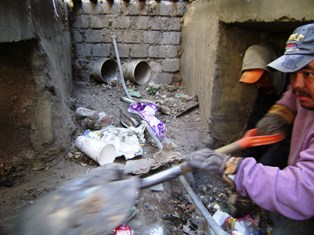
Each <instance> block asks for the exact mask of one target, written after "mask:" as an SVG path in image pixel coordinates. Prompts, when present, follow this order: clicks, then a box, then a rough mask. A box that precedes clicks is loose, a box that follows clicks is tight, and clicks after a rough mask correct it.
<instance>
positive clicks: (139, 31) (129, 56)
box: [71, 0, 187, 84]
mask: <svg viewBox="0 0 314 235" xmlns="http://www.w3.org/2000/svg"><path fill="white" fill-rule="evenodd" d="M186 6H187V3H186V2H179V1H178V2H176V1H161V2H158V1H135V0H132V1H130V2H129V3H128V2H127V1H122V0H116V1H113V4H111V3H110V2H109V1H98V2H97V4H96V5H95V4H94V3H92V2H90V1H82V4H81V5H78V4H75V5H74V8H73V10H72V14H71V19H72V20H71V21H72V38H73V48H74V60H73V63H74V72H75V74H76V75H77V76H78V77H80V78H81V79H88V78H89V75H90V72H91V69H92V66H93V63H94V62H95V61H97V60H98V59H100V58H115V57H116V54H115V51H114V47H113V43H112V38H111V35H116V36H117V39H116V40H117V44H118V51H119V55H120V59H121V63H124V62H127V61H133V60H137V59H140V60H144V61H147V62H148V63H149V65H150V67H151V72H152V73H151V81H155V82H158V83H168V84H170V83H172V82H173V80H174V79H176V78H177V77H178V75H179V71H180V60H179V58H180V53H181V46H180V44H181V20H182V16H183V14H184V12H185V10H186Z"/></svg>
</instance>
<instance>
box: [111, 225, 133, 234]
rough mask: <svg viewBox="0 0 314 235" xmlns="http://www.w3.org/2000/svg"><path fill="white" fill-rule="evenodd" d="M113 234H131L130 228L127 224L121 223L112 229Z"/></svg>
mask: <svg viewBox="0 0 314 235" xmlns="http://www.w3.org/2000/svg"><path fill="white" fill-rule="evenodd" d="M114 234H115V235H132V230H131V228H130V226H129V225H127V224H121V225H119V226H117V227H116V228H115V229H114Z"/></svg>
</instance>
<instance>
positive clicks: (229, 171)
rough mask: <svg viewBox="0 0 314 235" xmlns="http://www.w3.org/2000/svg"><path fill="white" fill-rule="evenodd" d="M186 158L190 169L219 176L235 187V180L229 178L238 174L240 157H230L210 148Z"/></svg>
mask: <svg viewBox="0 0 314 235" xmlns="http://www.w3.org/2000/svg"><path fill="white" fill-rule="evenodd" d="M185 158H186V161H187V163H188V164H189V166H190V167H192V168H194V169H199V170H205V171H208V172H209V173H214V174H219V175H220V176H222V178H223V180H224V181H226V182H227V183H228V184H230V185H231V186H233V187H234V183H233V180H232V179H231V178H230V177H229V176H231V175H235V174H236V173H237V170H238V168H239V166H240V164H241V161H242V158H240V157H232V156H228V155H226V154H222V153H218V152H215V151H214V150H211V149H208V148H205V149H201V150H198V151H195V152H192V153H190V154H188V155H186V156H185Z"/></svg>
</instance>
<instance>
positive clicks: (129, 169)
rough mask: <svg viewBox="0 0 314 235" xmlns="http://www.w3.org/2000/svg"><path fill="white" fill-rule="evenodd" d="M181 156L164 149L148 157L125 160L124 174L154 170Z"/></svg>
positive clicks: (177, 159)
mask: <svg viewBox="0 0 314 235" xmlns="http://www.w3.org/2000/svg"><path fill="white" fill-rule="evenodd" d="M182 159H183V156H182V154H181V153H179V152H174V151H170V150H169V151H167V149H164V150H162V151H159V152H157V153H156V154H154V155H153V156H152V157H150V158H145V159H135V160H130V161H127V162H126V164H125V167H124V173H125V174H136V175H138V174H145V173H147V172H149V171H150V170H156V169H157V168H159V167H161V166H164V165H166V164H168V163H173V162H176V161H178V162H180V161H182Z"/></svg>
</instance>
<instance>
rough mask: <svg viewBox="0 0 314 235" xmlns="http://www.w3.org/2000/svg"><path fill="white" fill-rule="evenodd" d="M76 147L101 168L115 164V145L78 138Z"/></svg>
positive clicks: (82, 137) (83, 137)
mask: <svg viewBox="0 0 314 235" xmlns="http://www.w3.org/2000/svg"><path fill="white" fill-rule="evenodd" d="M75 146H76V147H77V148H78V149H80V150H81V151H82V152H83V153H85V154H86V155H87V156H89V157H90V158H91V159H93V160H94V161H96V162H97V163H99V165H101V166H102V165H105V164H107V163H112V162H114V160H115V158H116V156H117V153H116V152H117V151H116V148H115V146H114V145H112V144H107V143H104V142H102V141H99V140H95V139H92V138H89V137H86V136H79V137H77V139H76V141H75Z"/></svg>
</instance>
